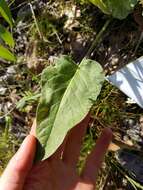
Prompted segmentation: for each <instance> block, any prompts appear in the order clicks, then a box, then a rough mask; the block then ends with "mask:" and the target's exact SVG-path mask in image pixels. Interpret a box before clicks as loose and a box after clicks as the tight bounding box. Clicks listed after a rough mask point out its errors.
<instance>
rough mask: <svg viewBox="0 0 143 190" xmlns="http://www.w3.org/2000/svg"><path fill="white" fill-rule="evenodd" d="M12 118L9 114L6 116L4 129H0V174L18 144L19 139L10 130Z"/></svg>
mask: <svg viewBox="0 0 143 190" xmlns="http://www.w3.org/2000/svg"><path fill="white" fill-rule="evenodd" d="M11 122H12V120H11V118H10V116H7V117H6V123H5V129H1V128H2V127H1V128H0V129H1V132H0V174H1V173H2V171H3V170H4V168H5V167H6V165H7V163H8V161H9V160H10V159H11V157H12V156H13V155H14V153H15V152H16V149H17V147H18V146H19V141H18V140H17V139H16V137H15V136H14V135H13V134H12V133H11V132H10V129H11V124H12V123H11Z"/></svg>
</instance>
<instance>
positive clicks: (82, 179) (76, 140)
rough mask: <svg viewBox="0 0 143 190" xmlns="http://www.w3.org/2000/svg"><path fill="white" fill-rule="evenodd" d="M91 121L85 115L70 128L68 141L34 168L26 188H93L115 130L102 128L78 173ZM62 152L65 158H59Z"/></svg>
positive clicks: (47, 189)
mask: <svg viewBox="0 0 143 190" xmlns="http://www.w3.org/2000/svg"><path fill="white" fill-rule="evenodd" d="M88 122H89V117H86V118H85V119H84V120H83V121H82V122H81V123H80V124H79V125H78V126H77V127H75V128H74V129H73V130H72V131H71V132H70V134H69V135H68V137H67V140H66V142H65V143H64V144H63V145H62V146H61V147H60V149H59V150H58V151H57V152H56V153H55V154H54V155H53V156H52V157H51V158H49V159H48V160H46V161H44V162H41V163H40V164H37V165H36V166H34V167H33V168H32V170H31V171H30V173H29V175H28V177H27V179H26V183H25V188H24V190H93V189H94V188H95V184H96V177H97V174H98V170H99V168H100V166H101V162H102V160H103V157H104V155H105V152H106V150H107V147H108V145H109V142H110V140H111V136H112V133H111V131H109V130H106V131H104V132H103V134H102V135H101V137H100V138H99V139H98V141H97V143H96V147H95V149H94V150H93V151H92V153H91V154H90V155H89V157H88V158H87V161H86V164H85V168H84V169H83V172H82V174H81V176H79V175H78V174H77V170H76V164H77V161H78V157H79V154H80V149H81V144H82V138H83V136H84V135H85V133H86V129H87V126H88ZM61 155H62V159H60V158H61Z"/></svg>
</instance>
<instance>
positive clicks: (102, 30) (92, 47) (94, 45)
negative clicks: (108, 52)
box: [85, 19, 112, 58]
mask: <svg viewBox="0 0 143 190" xmlns="http://www.w3.org/2000/svg"><path fill="white" fill-rule="evenodd" d="M111 20H112V19H109V20H107V21H106V22H105V24H104V26H103V27H102V28H101V30H100V32H99V33H98V34H97V36H96V38H95V40H94V41H93V43H92V45H91V47H90V48H89V50H88V52H87V53H86V55H85V58H89V57H90V55H91V53H92V51H93V50H94V49H95V47H96V46H97V45H98V43H99V42H100V40H101V36H102V34H103V33H104V32H105V30H106V29H107V27H108V26H109V24H110V22H111Z"/></svg>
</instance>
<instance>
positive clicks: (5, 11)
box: [0, 0, 13, 27]
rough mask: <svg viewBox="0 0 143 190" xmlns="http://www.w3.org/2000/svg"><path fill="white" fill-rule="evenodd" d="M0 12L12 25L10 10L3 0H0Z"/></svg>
mask: <svg viewBox="0 0 143 190" xmlns="http://www.w3.org/2000/svg"><path fill="white" fill-rule="evenodd" d="M0 14H1V16H2V17H3V18H4V19H5V20H6V21H7V22H8V23H9V25H10V26H11V27H12V25H13V21H12V16H11V12H10V9H9V7H8V5H7V3H6V1H5V0H0Z"/></svg>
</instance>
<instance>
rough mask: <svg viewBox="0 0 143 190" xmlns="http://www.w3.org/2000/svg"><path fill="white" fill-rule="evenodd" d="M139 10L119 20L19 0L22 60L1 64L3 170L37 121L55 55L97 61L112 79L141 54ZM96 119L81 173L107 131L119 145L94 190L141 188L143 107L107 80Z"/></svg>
mask: <svg viewBox="0 0 143 190" xmlns="http://www.w3.org/2000/svg"><path fill="white" fill-rule="evenodd" d="M140 9H141V7H139V8H138V7H137V8H136V9H135V12H134V13H132V14H130V15H129V16H128V17H127V18H126V19H124V20H118V19H114V18H111V17H110V16H107V15H105V14H103V13H102V12H101V11H100V10H99V9H98V8H97V7H95V6H93V5H92V4H90V3H83V2H81V1H79V0H76V1H73V0H68V1H62V0H60V1H58V0H54V1H48V2H47V1H46V0H34V1H31V2H30V3H29V1H21V0H15V1H14V2H13V3H12V4H11V11H12V15H13V18H14V20H15V26H14V28H13V35H14V39H15V41H16V46H15V49H14V53H15V55H16V56H17V62H16V63H10V62H7V61H3V60H1V64H0V115H1V116H0V132H1V134H0V172H1V171H2V170H3V168H4V167H5V166H6V164H7V162H8V160H9V159H10V157H11V156H12V155H13V154H14V152H15V151H16V150H17V148H18V147H19V144H20V143H21V141H22V140H23V138H24V137H25V136H26V134H27V133H28V131H29V130H30V127H31V124H32V122H33V120H34V118H35V113H36V107H37V103H38V99H39V93H40V87H39V79H40V73H41V72H42V70H43V69H44V68H45V67H46V66H48V65H49V64H52V63H53V60H54V59H55V57H57V56H59V55H61V54H66V55H70V56H72V58H73V59H74V60H75V61H76V62H77V63H79V62H80V61H81V60H82V59H83V58H84V57H88V58H90V59H93V60H96V61H98V62H99V63H100V64H101V65H102V66H103V68H104V71H105V73H106V75H109V74H112V73H113V72H115V71H117V70H118V69H120V68H121V67H123V66H124V65H126V64H128V63H129V62H130V61H132V60H135V59H136V58H138V57H140V56H142V54H143V46H142V45H143V41H142V39H141V36H142V25H141V24H140V23H141V22H139V20H140V19H138V18H137V17H135V14H136V15H137V14H138V12H139V11H138V10H140ZM138 15H139V14H138ZM139 18H140V17H139ZM141 19H142V18H141ZM92 118H93V122H92V123H91V127H90V129H89V130H88V131H87V135H86V137H85V140H84V144H83V147H82V151H81V157H80V160H79V163H78V168H79V169H81V168H82V164H83V162H84V161H83V160H84V159H85V157H86V155H87V154H88V153H89V152H90V150H91V148H92V147H93V145H94V142H95V139H96V138H97V137H98V135H99V133H100V132H101V130H102V129H103V128H104V127H110V128H111V129H112V130H113V133H114V140H113V143H112V145H111V147H110V152H109V154H108V155H107V157H106V161H105V163H104V166H103V168H102V170H101V172H100V176H99V180H98V184H97V189H99V190H110V189H115V190H117V189H118V190H119V189H125V190H126V189H143V186H141V184H142V183H143V180H142V177H143V172H142V171H141V168H143V161H142V143H143V141H142V136H143V110H142V109H141V108H139V107H138V106H137V105H136V104H130V103H129V102H128V101H127V97H126V96H125V95H124V94H123V93H122V92H120V91H119V90H118V89H117V88H115V87H114V86H112V85H111V84H109V83H108V82H105V83H104V85H103V88H102V91H101V94H100V96H99V97H98V100H97V102H96V104H95V106H94V107H93V109H92ZM5 152H7V154H5ZM125 161H126V164H125ZM128 162H129V163H131V164H132V165H130V164H127V163H128Z"/></svg>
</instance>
